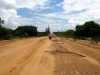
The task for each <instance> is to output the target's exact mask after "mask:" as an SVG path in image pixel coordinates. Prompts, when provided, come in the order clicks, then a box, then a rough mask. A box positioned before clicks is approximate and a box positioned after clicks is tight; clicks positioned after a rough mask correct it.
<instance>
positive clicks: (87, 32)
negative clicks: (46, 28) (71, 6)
mask: <svg viewBox="0 0 100 75" xmlns="http://www.w3.org/2000/svg"><path fill="white" fill-rule="evenodd" d="M54 34H56V35H58V36H65V37H71V38H76V39H83V40H85V39H88V38H89V39H91V40H94V41H100V25H99V24H98V23H96V22H94V21H88V22H85V23H84V24H83V25H77V26H76V28H75V30H67V31H65V32H54Z"/></svg>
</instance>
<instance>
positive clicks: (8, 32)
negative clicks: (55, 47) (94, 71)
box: [0, 18, 50, 40]
mask: <svg viewBox="0 0 100 75" xmlns="http://www.w3.org/2000/svg"><path fill="white" fill-rule="evenodd" d="M4 22H5V21H4V20H1V18H0V40H9V39H14V38H23V37H32V36H35V37H36V36H46V35H48V33H49V32H50V29H49V28H46V30H45V31H44V32H38V31H37V27H35V26H32V25H30V26H29V25H24V26H18V27H17V28H16V29H15V30H13V29H9V28H6V27H3V26H2V24H4Z"/></svg>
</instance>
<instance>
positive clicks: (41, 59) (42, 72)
mask: <svg viewBox="0 0 100 75" xmlns="http://www.w3.org/2000/svg"><path fill="white" fill-rule="evenodd" d="M0 75H100V43H98V44H93V43H91V42H89V41H81V40H77V41H73V40H72V39H67V38H59V37H56V36H54V37H53V38H52V40H49V39H48V37H38V38H24V39H17V40H9V41H0Z"/></svg>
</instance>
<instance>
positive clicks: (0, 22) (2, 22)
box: [0, 18, 5, 27]
mask: <svg viewBox="0 0 100 75" xmlns="http://www.w3.org/2000/svg"><path fill="white" fill-rule="evenodd" d="M4 22H5V21H4V20H1V18H0V27H2V24H4Z"/></svg>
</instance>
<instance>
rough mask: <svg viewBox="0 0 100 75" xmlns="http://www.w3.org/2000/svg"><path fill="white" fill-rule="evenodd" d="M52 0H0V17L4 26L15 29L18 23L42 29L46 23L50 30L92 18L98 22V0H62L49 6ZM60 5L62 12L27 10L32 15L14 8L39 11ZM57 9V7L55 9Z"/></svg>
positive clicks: (64, 27)
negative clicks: (18, 11)
mask: <svg viewBox="0 0 100 75" xmlns="http://www.w3.org/2000/svg"><path fill="white" fill-rule="evenodd" d="M50 1H52V0H0V18H2V19H3V20H5V24H4V26H5V27H9V28H12V29H15V28H16V27H17V26H18V25H34V24H35V26H37V27H38V30H39V31H44V30H45V28H46V27H48V25H49V26H50V27H51V30H52V31H64V30H67V29H75V26H76V25H78V24H80V25H81V24H84V22H86V21H90V20H94V21H95V22H97V23H99V24H100V0H63V2H62V3H59V4H56V5H52V7H51V6H50ZM56 6H57V8H58V7H62V9H63V11H62V12H52V13H45V14H44V13H42V14H41V13H39V12H35V13H32V12H29V14H30V15H32V16H33V17H31V18H25V17H22V16H18V15H17V11H16V9H19V8H27V9H30V10H35V11H40V10H44V9H52V10H53V11H54V9H53V8H56ZM57 10H58V9H57Z"/></svg>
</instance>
